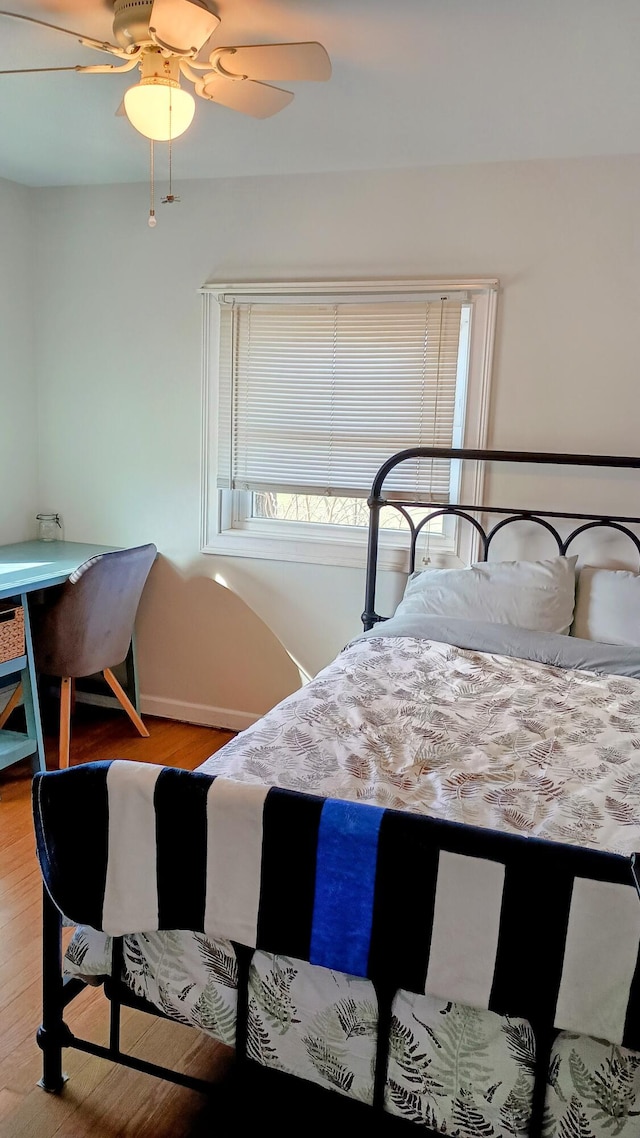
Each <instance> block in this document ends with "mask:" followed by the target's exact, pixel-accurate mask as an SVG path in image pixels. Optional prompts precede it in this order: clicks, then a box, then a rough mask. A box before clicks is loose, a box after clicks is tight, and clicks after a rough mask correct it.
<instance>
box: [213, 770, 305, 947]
mask: <svg viewBox="0 0 640 1138" xmlns="http://www.w3.org/2000/svg"><path fill="white" fill-rule="evenodd" d="M268 793H269V787H268V786H248V785H247V784H246V783H241V782H233V781H232V780H231V779H226V778H217V779H216V780H215V782H214V783H213V784H212V786H211V789H210V791H209V794H208V796H207V889H206V902H205V916H204V931H205V932H206V933H208V934H209V935H212V936H218V937H219V936H224V937H227V938H228V939H229V940H235V941H238V942H239V943H240V944H245V945H248V946H249V947H251V948H253V947H255V944H256V938H257V932H258V905H259V903H260V874H261V866H262V816H263V807H264V800H265V798H266V796H267V794H268ZM294 856H295V855H294Z"/></svg>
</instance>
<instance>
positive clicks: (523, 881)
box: [489, 846, 573, 1026]
mask: <svg viewBox="0 0 640 1138" xmlns="http://www.w3.org/2000/svg"><path fill="white" fill-rule="evenodd" d="M572 889H573V877H572V876H571V874H570V873H567V871H566V869H563V868H561V867H559V866H558V862H557V858H556V856H555V850H554V851H552V853H551V854H550V853H549V851H548V850H545V849H544V848H542V847H540V846H538V847H537V848H536V849H533V850H527V849H526V848H525V850H524V851H523V856H522V858H521V859H520V861H519V864H518V865H507V867H506V871H505V882H504V889H503V893H502V910H501V913H500V930H499V940H498V951H497V953H496V964H495V972H494V980H493V987H492V989H491V996H490V1001H489V1007H490V1009H491V1010H492V1011H494V1012H498V1013H499V1014H500V1015H518V1016H522V1017H523V1018H524V1019H527V1020H529V1022H530V1023H533V1024H537V1023H538V1022H541V1023H543V1024H545V1025H547V1026H548V1025H552V1024H553V1021H554V1013H555V1008H556V1002H557V999H558V992H559V990H560V981H561V979H562V964H563V960H564V949H565V940H566V935H567V926H568V923H569V913H570V910H571V894H572Z"/></svg>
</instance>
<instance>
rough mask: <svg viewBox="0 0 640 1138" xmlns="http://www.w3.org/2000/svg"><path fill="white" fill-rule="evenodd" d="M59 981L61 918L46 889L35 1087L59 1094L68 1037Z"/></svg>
mask: <svg viewBox="0 0 640 1138" xmlns="http://www.w3.org/2000/svg"><path fill="white" fill-rule="evenodd" d="M64 1006H65V1005H64V985H63V979H62V915H61V913H60V911H59V910H58V909H57V908H56V906H55V905H54V903H53V901H52V900H51V898H50V896H49V894H48V892H47V890H46V888H44V889H43V891H42V1024H41V1026H40V1027H39V1028H38V1032H37V1035H36V1041H37V1044H38V1047H40V1049H41V1051H42V1078H41V1079H40V1081H39V1083H38V1086H40V1087H42V1088H43V1089H44V1090H45V1091H48V1092H49V1094H55V1095H57V1094H60V1091H61V1090H62V1088H63V1086H64V1084H65V1082H66V1078H67V1077H66V1075H64V1074H63V1071H62V1048H63V1047H64V1046H65V1043H66V1037H67V1036H68V1035H70V1032H69V1029H68V1027H67V1025H66V1024H65V1022H64V1019H63V1012H64Z"/></svg>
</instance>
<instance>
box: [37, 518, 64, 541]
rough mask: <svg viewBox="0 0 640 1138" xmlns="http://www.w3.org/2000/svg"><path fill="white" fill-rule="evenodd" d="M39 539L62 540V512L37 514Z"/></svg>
mask: <svg viewBox="0 0 640 1138" xmlns="http://www.w3.org/2000/svg"><path fill="white" fill-rule="evenodd" d="M36 521H37V523H38V541H62V518H61V517H60V514H36Z"/></svg>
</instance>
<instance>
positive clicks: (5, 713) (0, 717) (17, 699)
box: [0, 684, 22, 731]
mask: <svg viewBox="0 0 640 1138" xmlns="http://www.w3.org/2000/svg"><path fill="white" fill-rule="evenodd" d="M19 703H22V684H18V686H17V688H16V690H15V691H14V692H13V694H12V696H11V698H10V700H9V702H8V703H7V704H6V705H5V706H4V707H3V709H2V711H0V731H1V730H2V728H3V727H4V725H5V723H6V722H7V719H8V718H9V716H10V715H11V712H12V711H14V710H15V708H16V707H17V706H18V704H19Z"/></svg>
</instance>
